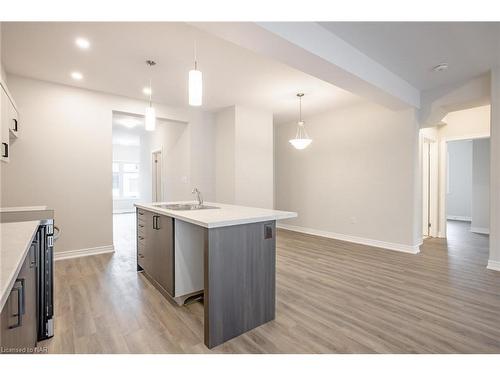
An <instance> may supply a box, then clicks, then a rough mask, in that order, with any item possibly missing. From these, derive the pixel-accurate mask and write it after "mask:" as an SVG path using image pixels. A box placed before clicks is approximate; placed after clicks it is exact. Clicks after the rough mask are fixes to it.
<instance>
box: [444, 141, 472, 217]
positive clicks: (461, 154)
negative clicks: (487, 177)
mask: <svg viewBox="0 0 500 375" xmlns="http://www.w3.org/2000/svg"><path fill="white" fill-rule="evenodd" d="M471 207H472V141H471V140H463V141H453V142H448V189H447V194H446V215H447V218H448V219H457V220H465V221H470V220H471V216H472V209H471Z"/></svg>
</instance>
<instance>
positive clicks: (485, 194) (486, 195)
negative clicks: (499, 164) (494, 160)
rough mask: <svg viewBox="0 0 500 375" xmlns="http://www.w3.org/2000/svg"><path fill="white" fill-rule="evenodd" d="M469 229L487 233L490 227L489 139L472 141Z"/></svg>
mask: <svg viewBox="0 0 500 375" xmlns="http://www.w3.org/2000/svg"><path fill="white" fill-rule="evenodd" d="M471 209H472V210H471V213H472V214H471V216H472V222H471V231H472V232H476V233H484V234H487V233H489V228H490V140H489V139H474V141H473V142H472V207H471Z"/></svg>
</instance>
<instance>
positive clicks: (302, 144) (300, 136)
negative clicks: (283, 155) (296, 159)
mask: <svg viewBox="0 0 500 375" xmlns="http://www.w3.org/2000/svg"><path fill="white" fill-rule="evenodd" d="M304 124H305V123H304V121H299V122H298V126H297V134H295V138H294V139H290V140H289V141H288V142H290V143H291V145H292V146H293V147H295V148H296V149H297V150H303V149H305V148H306V147H307V146H309V145H310V144H311V142H312V139H311V138H309V136H308V135H307V132H306V129H305V127H304Z"/></svg>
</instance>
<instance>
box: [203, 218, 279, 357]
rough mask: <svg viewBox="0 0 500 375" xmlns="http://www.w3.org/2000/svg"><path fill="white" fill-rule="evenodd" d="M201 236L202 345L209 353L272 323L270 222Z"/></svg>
mask: <svg viewBox="0 0 500 375" xmlns="http://www.w3.org/2000/svg"><path fill="white" fill-rule="evenodd" d="M206 233H207V234H206V236H207V238H206V241H205V249H204V268H205V272H204V277H205V293H204V303H205V345H207V346H208V347H209V348H213V347H214V346H217V345H219V344H222V343H223V342H225V341H227V340H229V339H231V338H233V337H236V336H238V335H241V334H242V333H244V332H246V331H249V330H251V329H253V328H255V327H257V326H259V325H261V324H264V323H266V322H269V321H270V320H273V319H274V317H275V305H276V221H267V222H259V223H251V224H243V225H233V226H227V227H220V228H210V229H207V232H206Z"/></svg>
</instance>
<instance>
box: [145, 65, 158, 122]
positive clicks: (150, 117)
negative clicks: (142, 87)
mask: <svg viewBox="0 0 500 375" xmlns="http://www.w3.org/2000/svg"><path fill="white" fill-rule="evenodd" d="M146 64H148V65H149V67H150V70H152V68H153V66H155V65H156V63H155V62H154V61H153V60H146ZM152 75H153V74H152V72H150V76H149V106H147V107H146V112H145V114H144V124H145V128H146V130H147V131H150V132H152V131H154V130H155V128H156V113H155V109H154V107H153V102H152V101H151V96H152V94H153V87H152V86H151V76H152Z"/></svg>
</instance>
